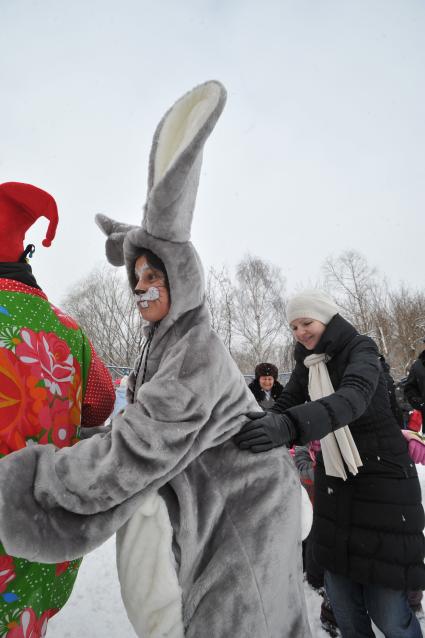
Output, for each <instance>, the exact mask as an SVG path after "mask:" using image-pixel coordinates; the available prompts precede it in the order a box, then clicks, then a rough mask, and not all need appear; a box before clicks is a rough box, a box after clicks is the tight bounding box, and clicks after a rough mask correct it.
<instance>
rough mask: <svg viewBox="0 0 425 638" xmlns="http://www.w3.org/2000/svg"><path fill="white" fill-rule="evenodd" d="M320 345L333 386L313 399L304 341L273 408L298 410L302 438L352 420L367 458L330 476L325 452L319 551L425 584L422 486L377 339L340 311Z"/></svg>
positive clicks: (317, 514)
mask: <svg viewBox="0 0 425 638" xmlns="http://www.w3.org/2000/svg"><path fill="white" fill-rule="evenodd" d="M314 352H315V353H326V354H327V355H328V357H329V360H328V362H327V368H328V371H329V376H330V378H331V381H332V384H333V387H334V388H335V392H334V394H332V395H330V396H328V397H324V398H322V399H319V400H317V401H311V402H310V399H309V396H308V370H307V368H306V367H305V366H304V363H303V361H304V359H305V357H306V356H308V355H309V354H312V352H311V351H308V350H306V349H305V348H304V346H302V345H301V344H297V346H296V347H295V360H296V366H295V369H294V371H293V373H292V375H291V378H290V379H289V381H288V383H287V385H286V386H285V388H284V390H283V392H282V394H281V396H280V397H279V399H278V400H277V402H276V403H275V405H274V407H273V408H272V412H285V414H287V415H288V416H289V417H290V418H291V420H292V421H293V423H294V425H295V427H296V430H297V432H298V441H297V442H298V443H300V444H303V443H306V442H308V441H310V440H312V439H320V438H322V437H324V436H325V435H326V434H328V433H329V432H331V431H333V430H336V429H338V428H339V427H341V426H344V425H346V424H348V425H349V426H350V430H351V433H352V435H353V438H354V440H355V442H356V445H357V448H358V450H359V453H360V456H361V459H362V462H363V467H361V468H360V469H359V473H358V474H357V476H352V475H351V474H348V479H347V480H346V481H343V480H342V479H339V478H335V477H330V476H326V474H325V471H324V466H323V460H322V455H321V454H319V455H318V459H317V468H316V475H315V500H314V520H313V534H312V536H313V542H314V552H315V558H316V560H317V561H318V562H319V564H321V565H322V566H323V567H324V568H325V569H328V570H330V571H332V572H336V573H340V574H344V575H346V576H348V577H349V578H350V579H352V580H353V581H354V582H359V583H376V584H380V585H383V586H385V587H389V588H392V589H397V590H404V589H424V588H425V568H424V564H423V558H424V537H423V534H422V530H423V527H424V512H423V508H422V499H421V489H420V485H419V481H418V477H417V473H416V468H415V465H414V463H413V462H412V461H411V459H410V457H409V455H408V451H407V443H406V441H405V439H404V437H403V435H402V434H401V432H400V428H399V427H398V425H397V422H396V420H395V418H394V416H393V414H392V411H391V407H390V403H389V398H388V391H387V388H386V383H385V378H384V373H383V370H382V368H381V365H380V362H379V360H378V350H377V347H376V345H375V343H374V341H373V340H372V339H370V338H369V337H365V336H362V335H359V334H358V332H357V331H356V330H355V328H354V327H353V326H352V325H351V324H350V323H348V322H347V321H345V319H343V318H342V317H341V316H339V315H336V316H335V317H334V318H333V319H332V320H331V321H330V323H329V324H328V326H327V328H326V330H325V332H324V333H323V335H322V338H321V340H320V342H319V343H318V345H317V346H316V348H315V350H314ZM306 401H307V403H306Z"/></svg>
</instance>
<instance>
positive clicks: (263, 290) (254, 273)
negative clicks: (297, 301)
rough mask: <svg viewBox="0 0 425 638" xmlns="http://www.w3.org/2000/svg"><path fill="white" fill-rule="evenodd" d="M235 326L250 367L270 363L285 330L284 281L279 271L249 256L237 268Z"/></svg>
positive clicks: (234, 305) (234, 306) (234, 307)
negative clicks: (268, 360) (274, 348)
mask: <svg viewBox="0 0 425 638" xmlns="http://www.w3.org/2000/svg"><path fill="white" fill-rule="evenodd" d="M236 284H237V285H236V287H235V291H234V304H233V309H234V312H233V326H234V330H235V333H236V334H238V335H239V337H240V338H241V339H242V342H243V344H244V345H245V350H246V360H247V364H248V363H249V365H250V366H251V369H252V367H253V366H255V364H256V363H259V362H260V361H266V360H267V359H268V358H269V357H270V356H271V355H272V352H273V347H274V346H275V345H276V344H277V343H278V342H279V340H280V339H281V338H282V333H283V330H284V326H285V297H284V288H285V286H284V279H283V276H282V273H281V271H280V269H279V268H277V267H275V266H272V265H270V264H268V263H267V262H265V261H263V260H262V259H260V258H258V257H253V256H251V255H248V256H247V257H245V259H243V260H242V261H241V262H240V263H239V264H238V266H237V269H236Z"/></svg>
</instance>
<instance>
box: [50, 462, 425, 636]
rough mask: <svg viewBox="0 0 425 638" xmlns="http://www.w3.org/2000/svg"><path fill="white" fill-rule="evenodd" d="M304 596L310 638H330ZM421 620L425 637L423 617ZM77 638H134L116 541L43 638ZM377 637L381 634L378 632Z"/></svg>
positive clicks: (312, 597)
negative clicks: (117, 565)
mask: <svg viewBox="0 0 425 638" xmlns="http://www.w3.org/2000/svg"><path fill="white" fill-rule="evenodd" d="M418 472H419V477H420V480H421V485H422V494H423V495H424V501H425V467H424V466H418ZM305 594H306V599H307V607H308V613H309V619H310V626H311V631H312V635H313V638H329V635H328V634H327V633H326V632H324V631H323V629H322V628H321V626H320V622H319V614H320V604H321V598H320V596H319V595H318V594H317V593H316V592H315V591H314V590H312V589H311V587H309V586H308V585H307V584H306V585H305ZM420 620H421V627H422V633H423V635H424V636H425V618H424V616H423V615H422V617H421V619H420ZM80 636H89V638H106V637H108V638H124V637H125V638H136V634H135V633H134V631H133V629H132V627H131V625H130V622H129V621H128V619H127V616H126V613H125V610H124V607H123V605H122V602H121V597H120V592H119V584H118V579H117V575H116V569H115V538H111V539H110V540H109V541H107V542H106V543H105V544H104V545H102V547H99V548H98V549H97V550H96V551H94V552H92V553H91V554H89V555H88V556H87V557H86V558H85V559H84V561H83V564H82V566H81V569H80V573H79V575H78V578H77V583H76V585H75V587H74V591H73V593H72V596H71V598H70V600H69V602H68V604H67V605H66V606H65V607H64V609H63V610H62V611H61V612H60V614H58V615H57V616H56V617H55V618H53V619H52V620H51V621H50V623H49V627H48V631H47V637H46V638H79V637H80ZM376 636H377V638H378V637H381V636H382V634H381V633H380V632H378V631H377V632H376ZM235 638H237V637H235ZM253 638H255V637H254V636H253Z"/></svg>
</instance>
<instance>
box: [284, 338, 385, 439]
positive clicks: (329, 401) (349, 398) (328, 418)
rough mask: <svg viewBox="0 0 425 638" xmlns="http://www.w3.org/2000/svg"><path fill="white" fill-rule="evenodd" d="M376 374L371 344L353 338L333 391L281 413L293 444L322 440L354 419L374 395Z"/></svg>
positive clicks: (364, 409) (369, 341) (365, 340)
mask: <svg viewBox="0 0 425 638" xmlns="http://www.w3.org/2000/svg"><path fill="white" fill-rule="evenodd" d="M380 373H381V365H380V363H379V359H378V351H377V348H376V345H375V343H374V342H373V341H372V339H370V338H369V337H364V336H361V335H358V336H356V337H355V339H354V340H353V345H352V347H351V351H350V353H349V357H348V362H347V366H346V368H345V371H344V373H343V376H342V379H341V383H340V385H339V387H338V388H337V389H336V391H335V392H334V393H333V394H330V395H329V396H327V397H323V398H322V399H318V400H316V401H311V402H309V403H304V404H303V405H298V406H295V407H291V408H289V409H288V410H286V411H285V414H287V415H288V416H289V417H290V418H291V420H292V421H293V423H294V425H295V428H296V430H297V440H296V443H297V444H301V445H304V444H305V443H308V442H309V441H312V440H314V439H322V438H323V437H324V436H326V435H327V434H329V433H330V432H332V431H333V430H337V429H338V428H340V427H343V426H345V425H349V424H350V423H351V422H352V421H355V420H356V419H358V418H359V417H360V416H361V415H362V414H363V413H364V412H365V411H366V409H367V407H368V405H369V403H370V401H371V399H372V397H373V395H374V394H375V390H376V387H377V385H378V380H379V375H380ZM279 402H280V399H279V401H278V403H279Z"/></svg>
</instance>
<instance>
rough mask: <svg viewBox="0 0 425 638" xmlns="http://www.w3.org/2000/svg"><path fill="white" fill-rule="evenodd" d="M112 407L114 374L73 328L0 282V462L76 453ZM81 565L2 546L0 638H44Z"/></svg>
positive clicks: (26, 290)
mask: <svg viewBox="0 0 425 638" xmlns="http://www.w3.org/2000/svg"><path fill="white" fill-rule="evenodd" d="M114 400H115V393H114V389H113V386H112V381H111V378H110V376H109V373H108V372H107V370H106V368H105V366H104V365H103V363H102V362H101V360H100V359H99V357H98V356H97V355H96V353H95V351H94V350H93V347H92V346H91V344H90V342H89V340H88V339H87V337H86V336H85V335H84V333H83V332H82V331H81V329H80V328H79V326H78V325H77V324H76V323H75V321H74V320H73V319H71V318H70V317H68V316H67V315H65V314H64V313H62V311H61V310H59V309H58V308H55V307H54V306H53V305H52V304H50V302H49V301H48V299H47V297H46V295H45V294H44V293H43V292H42V291H41V290H39V289H38V288H33V287H31V286H27V285H26V284H23V283H19V282H17V281H14V280H12V279H0V458H1V457H3V456H5V455H7V454H9V453H10V452H14V451H15V450H19V449H21V448H24V447H26V446H28V445H36V444H44V443H53V444H54V445H55V446H56V447H58V448H62V447H66V446H69V445H73V444H74V443H76V442H77V441H78V440H79V426H80V424H82V425H84V426H97V425H100V424H102V423H103V422H104V420H105V419H106V418H107V417H108V416H109V414H110V412H111V411H112V408H113V405H114ZM10 490H13V485H10ZM80 562H81V560H80V559H77V560H73V561H70V562H68V561H67V562H65V563H59V564H56V565H55V564H53V565H47V564H41V563H33V562H29V561H27V560H25V559H21V558H16V557H13V556H9V555H7V554H6V553H5V550H4V548H3V545H2V544H1V543H0V637H1V638H41V637H42V636H44V635H45V633H46V629H47V622H48V620H49V618H50V617H51V616H53V615H54V614H55V613H57V612H58V611H59V610H60V609H61V607H62V606H63V605H64V604H65V603H66V601H67V600H68V598H69V596H70V594H71V591H72V588H73V585H74V582H75V579H76V577H77V573H78V568H79V565H80Z"/></svg>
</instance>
